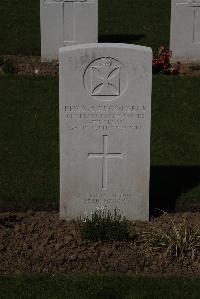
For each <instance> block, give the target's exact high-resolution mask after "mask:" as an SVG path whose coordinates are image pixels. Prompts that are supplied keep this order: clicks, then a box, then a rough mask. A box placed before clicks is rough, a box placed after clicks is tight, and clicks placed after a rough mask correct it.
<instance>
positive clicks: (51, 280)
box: [0, 275, 200, 299]
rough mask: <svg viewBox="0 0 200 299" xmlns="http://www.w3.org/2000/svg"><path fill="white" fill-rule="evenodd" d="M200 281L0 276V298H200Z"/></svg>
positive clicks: (182, 279)
mask: <svg viewBox="0 0 200 299" xmlns="http://www.w3.org/2000/svg"><path fill="white" fill-rule="evenodd" d="M199 294H200V280H199V279H197V278H196V279H195V278H188V277H185V278H183V277H182V278H178V277H171V278H170V277H169V278H168V277H166V278H159V277H154V278H150V277H148V278H147V277H136V278H131V277H122V276H121V277H112V276H110V277H109V276H107V277H103V276H64V275H51V276H50V275H46V276H39V275H37V276H14V277H0V298H1V299H11V298H12V299H15V298H16V299H36V298H37V299H62V298H63V299H78V298H81V299H100V298H102V299H150V298H151V299H160V298H162V299H179V298H180V299H199Z"/></svg>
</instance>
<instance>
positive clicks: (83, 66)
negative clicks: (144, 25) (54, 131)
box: [41, 0, 200, 220]
mask: <svg viewBox="0 0 200 299" xmlns="http://www.w3.org/2000/svg"><path fill="white" fill-rule="evenodd" d="M199 2H200V0H172V25H171V48H172V50H173V59H175V60H176V59H179V60H180V59H183V58H186V59H187V60H188V59H193V58H196V57H200V55H199V52H198V49H199V44H200V35H199V25H200V21H199V19H200V13H199V9H200V8H199V6H200V5H199ZM41 16H42V17H41V28H42V39H43V42H42V60H51V59H56V58H57V57H58V48H60V87H59V90H60V101H59V119H60V215H61V218H64V219H75V218H77V217H79V218H80V217H81V218H85V217H86V216H90V215H91V214H92V213H94V212H95V211H96V210H97V209H106V210H109V211H114V210H117V211H119V213H120V214H122V215H124V216H125V217H126V218H127V219H129V220H148V219H149V175H150V124H151V86H152V51H151V49H150V48H147V47H141V46H135V45H126V44H98V43H87V42H92V41H93V42H97V27H98V1H97V0H54V1H53V0H41ZM76 43H78V44H79V45H73V44H76ZM81 43H82V44H81ZM83 43H84V44H83ZM61 46H65V47H61ZM198 55H199V56H198Z"/></svg>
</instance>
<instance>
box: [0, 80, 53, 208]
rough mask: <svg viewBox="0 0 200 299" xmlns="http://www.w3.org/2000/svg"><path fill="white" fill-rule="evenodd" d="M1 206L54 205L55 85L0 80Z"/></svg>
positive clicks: (37, 81) (28, 81) (51, 82)
mask: <svg viewBox="0 0 200 299" xmlns="http://www.w3.org/2000/svg"><path fill="white" fill-rule="evenodd" d="M0 86H1V87H0V89H1V100H0V111H1V120H0V123H1V125H0V135H1V143H0V156H1V168H0V178H1V179H0V196H1V200H0V201H1V204H0V206H1V207H2V206H3V207H6V206H7V207H8V208H9V209H15V208H19V209H20V208H21V207H22V206H23V205H25V209H26V208H30V209H31V208H32V207H33V209H34V208H36V207H38V209H40V208H41V209H43V208H45V209H46V208H48V207H49V208H55V207H56V205H57V203H58V159H59V158H58V80H57V79H53V78H37V77H15V76H13V77H12V76H10V77H1V78H0Z"/></svg>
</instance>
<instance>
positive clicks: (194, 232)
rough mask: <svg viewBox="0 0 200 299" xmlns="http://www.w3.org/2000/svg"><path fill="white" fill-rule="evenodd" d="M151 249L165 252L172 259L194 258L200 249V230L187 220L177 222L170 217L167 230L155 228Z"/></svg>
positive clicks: (151, 239) (150, 241) (150, 242)
mask: <svg viewBox="0 0 200 299" xmlns="http://www.w3.org/2000/svg"><path fill="white" fill-rule="evenodd" d="M149 244H150V248H151V250H154V251H158V252H163V254H164V256H168V257H170V258H172V259H178V258H181V259H184V258H191V259H194V257H195V253H196V252H197V251H198V250H199V249H200V230H199V229H194V228H192V227H191V226H190V225H189V224H188V223H186V220H185V219H184V221H183V223H180V224H175V222H174V221H173V220H172V219H170V228H169V230H168V231H167V232H165V231H163V230H161V229H158V228H154V229H153V233H152V236H151V238H150V240H149Z"/></svg>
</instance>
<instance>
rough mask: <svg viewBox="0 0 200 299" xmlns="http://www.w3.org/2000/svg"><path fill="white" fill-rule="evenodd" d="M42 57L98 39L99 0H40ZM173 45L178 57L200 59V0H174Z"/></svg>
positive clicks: (47, 57)
mask: <svg viewBox="0 0 200 299" xmlns="http://www.w3.org/2000/svg"><path fill="white" fill-rule="evenodd" d="M40 11H41V59H42V61H49V60H54V59H58V50H59V48H60V47H63V46H70V45H73V44H82V43H95V42H98V0H40ZM170 36H171V38H170V49H171V50H172V55H173V56H172V60H174V61H188V62H189V61H200V0H172V4H171V34H170Z"/></svg>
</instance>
